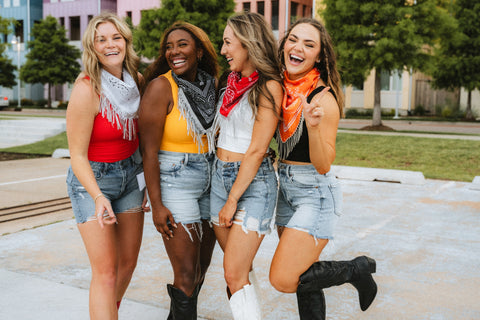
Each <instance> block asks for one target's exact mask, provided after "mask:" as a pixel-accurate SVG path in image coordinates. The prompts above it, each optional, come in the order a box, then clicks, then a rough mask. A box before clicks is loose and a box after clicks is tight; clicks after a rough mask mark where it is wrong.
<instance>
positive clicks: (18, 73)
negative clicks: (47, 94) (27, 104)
mask: <svg viewBox="0 0 480 320" xmlns="http://www.w3.org/2000/svg"><path fill="white" fill-rule="evenodd" d="M12 44H13V45H17V70H18V71H17V76H18V82H17V84H18V105H17V108H15V111H20V110H22V106H21V105H20V37H19V36H18V37H16V36H13V38H12Z"/></svg>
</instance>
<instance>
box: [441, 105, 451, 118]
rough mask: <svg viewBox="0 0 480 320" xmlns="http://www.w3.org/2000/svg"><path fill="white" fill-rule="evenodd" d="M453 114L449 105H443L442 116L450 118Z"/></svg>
mask: <svg viewBox="0 0 480 320" xmlns="http://www.w3.org/2000/svg"><path fill="white" fill-rule="evenodd" d="M452 115H453V110H452V109H450V107H445V108H443V109H442V117H444V118H451V117H452Z"/></svg>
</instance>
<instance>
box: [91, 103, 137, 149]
mask: <svg viewBox="0 0 480 320" xmlns="http://www.w3.org/2000/svg"><path fill="white" fill-rule="evenodd" d="M100 113H101V114H102V117H104V118H107V120H108V122H110V123H111V124H112V125H115V124H116V125H117V129H118V130H122V131H123V139H126V140H130V141H132V140H135V138H136V137H137V128H136V125H135V118H126V117H124V116H122V115H121V114H119V113H118V112H117V111H116V110H115V108H113V106H112V104H111V102H110V100H108V98H107V97H106V96H104V95H103V94H102V95H101V96H100Z"/></svg>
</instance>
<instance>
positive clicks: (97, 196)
mask: <svg viewBox="0 0 480 320" xmlns="http://www.w3.org/2000/svg"><path fill="white" fill-rule="evenodd" d="M100 197H104V195H103V193H101V192H100V193H99V194H97V195H96V196H95V198H93V202H94V203H97V199H98V198H100Z"/></svg>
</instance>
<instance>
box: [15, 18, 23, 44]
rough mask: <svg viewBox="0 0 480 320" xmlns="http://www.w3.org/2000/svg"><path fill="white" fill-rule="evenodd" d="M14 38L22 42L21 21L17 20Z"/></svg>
mask: <svg viewBox="0 0 480 320" xmlns="http://www.w3.org/2000/svg"><path fill="white" fill-rule="evenodd" d="M15 36H16V37H17V38H18V37H20V43H22V42H23V20H17V24H16V25H15Z"/></svg>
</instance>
